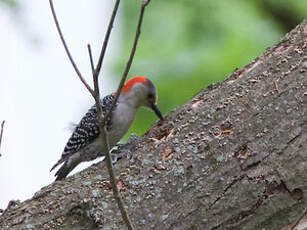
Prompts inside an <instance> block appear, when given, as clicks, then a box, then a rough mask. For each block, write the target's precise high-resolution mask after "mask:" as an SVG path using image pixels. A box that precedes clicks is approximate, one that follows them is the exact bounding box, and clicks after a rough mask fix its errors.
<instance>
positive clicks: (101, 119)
mask: <svg viewBox="0 0 307 230" xmlns="http://www.w3.org/2000/svg"><path fill="white" fill-rule="evenodd" d="M149 2H150V0H147V1H144V2H143V3H142V7H141V12H140V16H139V20H138V25H137V30H136V35H135V38H134V43H133V47H132V50H131V53H130V57H129V59H128V62H127V64H126V68H125V71H124V73H123V76H122V79H121V82H120V84H119V86H118V89H117V93H116V96H115V99H114V101H113V103H112V105H111V107H110V109H109V111H108V112H107V113H106V115H105V116H104V117H103V113H102V108H101V105H100V97H99V94H100V93H99V84H98V76H99V72H100V69H101V66H102V62H103V59H104V55H105V51H106V48H107V44H108V42H109V37H110V34H111V30H112V27H113V23H114V19H115V16H116V13H117V10H118V6H119V3H120V0H117V1H116V3H115V5H114V9H113V12H112V16H111V19H110V22H109V26H108V29H107V32H106V35H105V39H104V43H103V46H102V50H101V53H100V56H99V60H98V63H97V67H96V69H94V64H93V56H92V51H91V46H90V45H88V52H89V57H90V62H91V68H92V74H93V81H94V90H93V89H91V87H90V86H89V85H88V84H87V82H86V81H85V80H84V78H83V76H82V74H81V73H80V71H79V69H78V68H77V66H76V64H75V62H74V60H73V58H72V56H71V54H70V52H69V49H68V47H67V45H66V42H65V39H64V36H63V34H62V31H61V29H60V26H59V23H58V20H57V17H56V14H55V11H54V7H53V2H52V0H49V3H50V7H51V11H52V15H53V18H54V21H55V24H56V27H57V30H58V33H59V35H60V38H61V41H62V43H63V46H64V48H65V51H66V53H67V55H68V57H69V60H70V62H71V64H72V65H73V67H74V69H75V71H76V73H77V75H78V77H79V79H80V80H81V82H82V83H83V84H84V85H85V87H86V88H87V89H88V91H89V92H90V93H91V95H92V96H93V97H94V99H95V104H96V108H97V111H98V119H99V130H100V132H101V134H102V135H101V136H102V138H103V139H102V141H103V142H104V143H105V144H104V145H103V148H104V151H103V152H105V156H106V164H107V168H108V171H109V174H110V181H111V184H112V188H113V195H114V198H115V199H116V201H117V204H118V207H119V209H120V211H121V214H122V217H123V220H124V222H125V224H126V226H127V228H128V229H129V230H133V229H134V228H133V226H132V223H131V220H130V218H129V216H128V213H127V211H126V209H125V206H124V203H123V200H122V197H121V195H120V193H119V191H118V188H117V180H116V177H115V174H114V171H113V166H112V160H111V155H110V152H109V151H110V145H109V139H108V133H107V130H106V126H105V124H106V121H107V119H108V118H109V117H110V115H111V113H112V111H113V108H114V106H115V104H116V102H117V100H118V97H119V95H120V92H121V90H122V88H123V86H124V83H125V81H126V78H127V75H128V73H129V70H130V67H131V64H132V61H133V58H134V54H135V51H136V47H137V44H138V40H139V36H140V33H141V26H142V22H143V16H144V11H145V7H146V6H147V5H148V4H149Z"/></svg>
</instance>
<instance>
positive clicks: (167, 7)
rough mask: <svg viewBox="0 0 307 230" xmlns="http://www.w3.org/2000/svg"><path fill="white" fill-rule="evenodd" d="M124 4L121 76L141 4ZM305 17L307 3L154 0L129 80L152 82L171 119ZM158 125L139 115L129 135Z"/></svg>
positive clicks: (149, 115) (144, 114)
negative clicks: (179, 108) (173, 113)
mask: <svg viewBox="0 0 307 230" xmlns="http://www.w3.org/2000/svg"><path fill="white" fill-rule="evenodd" d="M122 4H123V5H122V8H121V16H122V22H123V39H122V47H121V48H122V53H121V55H120V57H119V58H118V60H117V64H116V65H115V68H114V69H115V72H116V73H117V74H118V75H119V76H121V74H122V71H123V68H124V66H125V63H126V61H127V58H128V56H129V53H130V49H131V46H132V42H133V39H134V35H135V28H136V25H137V20H138V15H139V10H140V7H139V6H140V4H141V1H140V0H138V1H128V0H125V1H122ZM306 14H307V1H302V0H291V1H289V0H278V1H276V0H251V1H246V0H232V1H216V0H206V1H204V0H193V1H191V0H168V1H165V0H152V1H151V3H150V4H149V6H148V7H147V9H146V13H145V19H144V23H143V27H142V33H141V38H140V42H139V44H138V48H137V52H136V55H135V58H134V61H133V65H132V68H131V71H130V74H129V76H138V75H145V76H148V77H149V78H150V79H151V80H152V81H153V82H154V84H155V85H156V87H157V88H158V92H159V102H158V104H159V107H160V109H161V111H162V113H163V114H167V113H168V112H169V111H170V110H172V109H174V108H176V107H177V106H179V105H181V104H182V103H184V102H186V101H187V100H188V99H190V98H192V97H193V96H194V95H195V94H196V93H197V92H199V91H200V90H201V89H202V88H204V87H206V86H208V85H209V84H211V83H213V82H219V81H222V80H223V79H225V78H226V77H227V75H229V74H230V73H231V72H232V71H233V70H234V69H235V68H240V67H243V66H244V65H246V64H248V63H249V62H251V61H252V60H253V59H255V58H256V57H257V56H259V55H260V54H261V53H263V52H264V50H265V49H266V48H267V47H269V46H271V45H273V44H275V43H277V42H278V41H279V39H280V38H281V37H282V36H283V35H284V34H285V33H286V32H287V31H288V30H290V28H289V27H292V28H293V27H294V26H295V25H296V24H298V23H299V22H300V21H302V19H303V18H304V17H305V16H306ZM282 17H283V18H282ZM293 19H294V21H293ZM290 22H291V23H292V24H290ZM287 24H289V25H287ZM156 119H157V118H156V117H155V115H154V114H153V113H151V112H150V111H146V110H141V111H139V113H138V116H137V119H136V122H134V125H133V127H132V128H131V129H130V133H131V132H134V133H137V134H138V135H140V134H143V133H144V132H145V131H146V130H148V129H149V128H150V126H151V125H152V123H153V122H154V121H155V120H156ZM130 133H129V134H128V135H130ZM126 138H127V137H126Z"/></svg>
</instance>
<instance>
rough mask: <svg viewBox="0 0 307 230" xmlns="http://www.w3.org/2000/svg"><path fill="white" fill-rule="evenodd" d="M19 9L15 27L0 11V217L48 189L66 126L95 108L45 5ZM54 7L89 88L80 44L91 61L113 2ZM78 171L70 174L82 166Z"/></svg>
mask: <svg viewBox="0 0 307 230" xmlns="http://www.w3.org/2000/svg"><path fill="white" fill-rule="evenodd" d="M21 4H22V10H21V15H20V17H19V19H18V17H16V15H14V14H12V13H11V12H9V11H8V10H7V9H5V8H4V7H0V63H1V65H0V66H1V68H0V122H1V121H2V120H6V123H5V130H4V135H3V140H2V146H1V154H2V157H1V158H0V209H4V208H6V206H7V203H8V202H9V201H10V200H12V199H15V200H16V199H20V200H21V201H22V200H25V199H28V198H31V197H32V195H33V194H34V193H35V192H36V191H38V190H39V189H40V188H42V187H43V186H46V185H48V184H50V183H51V182H53V181H54V176H53V175H54V172H52V173H49V170H50V168H51V167H52V165H53V164H54V163H55V162H56V161H57V160H58V159H59V158H60V156H61V153H62V151H63V148H64V146H65V144H66V141H67V139H68V138H69V136H70V134H71V131H70V130H69V126H70V124H71V123H78V122H79V120H80V118H81V117H82V115H83V114H84V113H85V112H86V111H87V109H88V108H89V107H90V106H91V105H92V104H93V103H94V102H93V99H92V98H91V96H90V94H89V93H88V92H87V90H86V89H85V88H84V86H83V85H82V84H81V82H80V81H79V79H78V78H77V75H76V74H75V72H74V70H73V68H72V66H71V64H70V62H69V60H68V58H67V56H66V54H65V52H64V48H63V46H62V44H61V43H60V39H59V36H58V34H57V32H56V27H55V25H54V22H53V19H52V15H51V12H50V9H49V1H48V0H43V1H37V0H27V1H22V2H21ZM54 5H55V9H56V12H57V16H58V19H59V21H60V25H61V26H62V30H63V32H64V36H65V38H66V41H67V43H68V45H69V47H70V50H71V53H72V55H73V57H74V58H75V60H76V62H77V64H78V66H79V68H80V70H81V72H82V73H83V74H84V75H86V76H87V77H88V80H91V75H90V73H91V71H90V64H89V58H88V53H87V43H90V44H91V46H92V50H93V55H94V59H95V60H96V61H97V59H98V54H99V51H100V47H101V44H102V40H103V38H104V33H105V31H106V28H107V24H108V19H109V16H110V15H111V11H112V8H113V1H112V3H111V4H110V1H100V0H92V1H84V0H64V1H63V0H54ZM118 16H119V17H118V18H117V21H116V23H115V26H114V28H113V31H112V35H111V36H112V37H111V44H110V46H109V48H108V52H107V53H106V60H105V62H104V64H105V66H106V68H104V69H103V80H102V87H103V92H102V94H103V95H106V94H108V93H111V92H113V91H114V90H116V83H115V82H114V81H112V78H113V77H114V76H112V74H111V72H110V65H111V63H112V59H113V58H114V57H116V55H118V54H119V49H120V44H121V41H120V40H121V36H120V35H121V29H120V25H119V22H120V15H118ZM95 63H96V62H95ZM108 66H109V68H108ZM100 77H101V76H100ZM117 79H118V78H117ZM82 166H83V167H82ZM82 166H81V167H80V166H79V167H78V168H77V169H76V170H74V172H76V171H80V170H81V169H83V168H84V167H87V166H88V164H83V165H82Z"/></svg>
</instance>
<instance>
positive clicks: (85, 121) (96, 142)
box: [50, 76, 163, 180]
mask: <svg viewBox="0 0 307 230" xmlns="http://www.w3.org/2000/svg"><path fill="white" fill-rule="evenodd" d="M115 95H116V93H113V94H110V95H108V96H106V97H104V98H103V99H102V100H101V107H102V111H103V115H105V114H106V113H107V111H108V110H109V108H110V106H111V104H112V102H113V100H114V98H115ZM157 97H158V94H157V90H156V88H155V86H154V85H153V83H152V82H151V81H150V80H149V79H148V78H146V77H143V76H138V77H133V78H131V79H130V80H128V81H127V82H126V84H125V85H124V87H123V88H122V90H121V93H120V95H119V98H118V101H117V103H116V105H115V107H114V109H113V111H112V113H111V116H110V118H109V120H108V121H107V127H106V128H107V131H108V137H109V144H110V148H112V147H113V146H114V145H115V144H116V143H117V142H118V141H119V140H120V139H121V138H122V137H123V136H124V135H125V133H126V132H127V130H128V129H129V127H130V125H131V124H132V122H133V120H134V118H135V115H136V112H137V110H138V108H139V107H141V106H143V107H147V108H150V109H151V110H153V111H154V112H155V114H156V115H157V116H158V117H159V118H160V119H161V120H163V116H162V114H161V112H160V110H159V108H158V106H157ZM97 113H98V112H97V107H96V105H94V106H92V107H91V108H90V109H89V110H88V112H87V113H86V114H85V115H84V116H83V118H82V119H81V121H80V123H79V124H78V125H77V126H76V128H75V130H74V131H73V133H72V135H71V137H70V138H69V140H68V142H67V144H66V146H65V148H64V151H63V153H62V156H61V159H60V160H59V161H58V162H57V163H56V164H55V165H54V166H53V167H52V168H51V170H50V172H51V171H52V170H53V169H55V168H56V167H57V166H58V165H60V164H61V163H63V165H62V167H61V168H60V169H59V170H58V171H57V172H56V174H55V176H56V180H62V179H63V178H65V177H66V176H67V175H68V174H69V173H70V172H71V171H72V170H73V169H74V168H75V167H76V166H77V165H78V164H79V163H81V162H84V161H91V160H94V159H96V158H97V157H100V156H104V153H103V152H102V149H103V145H104V143H103V142H102V138H99V137H100V131H99V124H98V120H97Z"/></svg>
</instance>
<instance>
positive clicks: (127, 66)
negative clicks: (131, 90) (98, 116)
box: [102, 0, 150, 123]
mask: <svg viewBox="0 0 307 230" xmlns="http://www.w3.org/2000/svg"><path fill="white" fill-rule="evenodd" d="M149 3H150V0H147V1H144V2H143V3H142V6H141V12H140V16H139V21H138V25H137V29H136V34H135V38H134V43H133V47H132V50H131V53H130V57H129V59H128V62H127V64H126V68H125V71H124V73H123V76H122V79H121V81H120V83H119V86H118V88H117V91H116V94H115V99H114V101H113V103H112V105H111V107H110V109H109V111H108V112H107V113H106V115H105V117H104V119H103V120H102V123H105V122H106V121H107V119H108V117H109V116H110V115H111V113H112V110H113V108H114V106H115V104H116V102H117V100H118V97H119V94H120V92H121V90H122V88H123V86H124V83H125V81H126V79H127V75H128V73H129V70H130V67H131V64H132V61H133V57H134V54H135V50H136V47H137V44H138V41H139V37H140V34H141V26H142V22H143V17H144V12H145V7H146V6H147V5H148V4H149Z"/></svg>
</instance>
